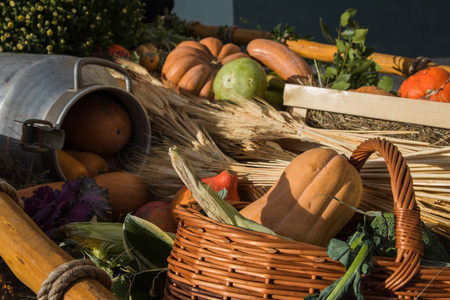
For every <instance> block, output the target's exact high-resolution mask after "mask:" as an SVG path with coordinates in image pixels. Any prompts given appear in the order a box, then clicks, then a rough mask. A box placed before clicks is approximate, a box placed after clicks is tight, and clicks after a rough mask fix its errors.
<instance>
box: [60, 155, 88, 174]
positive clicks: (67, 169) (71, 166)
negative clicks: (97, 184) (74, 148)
mask: <svg viewBox="0 0 450 300" xmlns="http://www.w3.org/2000/svg"><path fill="white" fill-rule="evenodd" d="M56 156H57V160H58V164H59V167H60V169H61V172H62V173H63V175H64V177H65V178H66V180H76V179H78V178H86V177H88V176H89V172H88V170H87V168H86V166H85V165H83V164H82V163H81V162H80V161H79V160H78V159H76V158H75V157H73V156H72V155H70V154H69V153H67V152H66V151H64V150H56Z"/></svg>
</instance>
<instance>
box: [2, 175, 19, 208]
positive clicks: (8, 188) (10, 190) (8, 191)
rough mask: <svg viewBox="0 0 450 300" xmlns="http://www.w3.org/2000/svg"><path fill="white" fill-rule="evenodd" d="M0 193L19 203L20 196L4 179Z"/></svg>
mask: <svg viewBox="0 0 450 300" xmlns="http://www.w3.org/2000/svg"><path fill="white" fill-rule="evenodd" d="M0 191H2V192H4V193H5V194H7V195H8V196H9V197H10V198H11V199H12V200H14V202H16V203H19V195H18V194H17V191H16V189H15V188H13V186H12V185H10V184H9V183H7V182H6V181H5V180H3V179H0Z"/></svg>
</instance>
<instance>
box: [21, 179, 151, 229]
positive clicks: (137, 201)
mask: <svg viewBox="0 0 450 300" xmlns="http://www.w3.org/2000/svg"><path fill="white" fill-rule="evenodd" d="M94 179H95V182H96V183H97V185H98V186H100V187H102V188H104V189H108V192H109V199H108V201H109V204H110V205H111V212H112V218H113V220H114V221H117V220H120V219H122V218H123V217H125V215H126V214H128V213H134V212H135V211H137V210H138V209H139V208H140V207H142V206H143V205H145V204H147V203H148V202H149V201H151V200H152V195H151V193H150V190H149V189H148V187H147V186H146V184H145V182H144V181H143V180H142V179H141V178H140V177H139V176H137V175H135V174H133V173H129V172H109V173H104V174H101V175H98V176H96V177H94ZM63 184H64V181H56V182H51V183H46V184H40V185H36V186H31V187H27V188H24V189H20V190H18V191H17V194H18V195H19V198H22V197H24V198H29V197H31V196H32V195H33V192H34V191H35V190H36V189H37V188H39V187H41V186H43V185H48V186H50V187H51V188H52V189H54V190H55V189H59V190H60V189H61V187H62V185H63Z"/></svg>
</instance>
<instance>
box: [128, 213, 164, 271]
mask: <svg viewBox="0 0 450 300" xmlns="http://www.w3.org/2000/svg"><path fill="white" fill-rule="evenodd" d="M123 235H124V243H125V248H126V249H127V250H129V252H128V253H129V255H130V257H132V258H136V259H137V261H138V263H139V266H140V267H141V269H142V270H146V269H157V268H165V267H167V264H168V263H167V257H169V255H170V252H171V250H172V245H173V239H172V238H171V237H170V236H169V235H168V234H167V233H165V232H164V231H162V230H161V229H160V228H159V227H158V226H156V225H155V224H153V223H151V222H148V221H146V220H144V219H142V218H139V217H136V216H133V215H127V216H126V217H125V220H124V222H123Z"/></svg>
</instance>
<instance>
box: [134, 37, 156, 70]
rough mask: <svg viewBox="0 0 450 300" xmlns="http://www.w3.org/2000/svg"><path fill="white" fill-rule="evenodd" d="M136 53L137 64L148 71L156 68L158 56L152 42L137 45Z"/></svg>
mask: <svg viewBox="0 0 450 300" xmlns="http://www.w3.org/2000/svg"><path fill="white" fill-rule="evenodd" d="M136 53H137V55H139V64H140V65H141V66H143V67H144V68H146V69H147V71H149V72H155V71H156V70H157V69H158V65H159V61H160V56H159V50H158V48H157V47H156V46H155V45H153V44H152V43H146V44H142V45H139V47H137V48H136Z"/></svg>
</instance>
